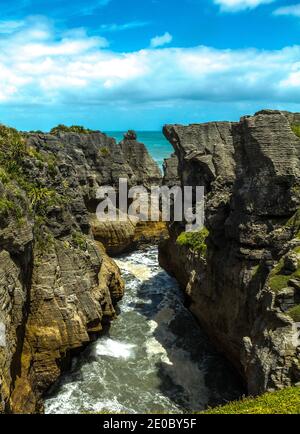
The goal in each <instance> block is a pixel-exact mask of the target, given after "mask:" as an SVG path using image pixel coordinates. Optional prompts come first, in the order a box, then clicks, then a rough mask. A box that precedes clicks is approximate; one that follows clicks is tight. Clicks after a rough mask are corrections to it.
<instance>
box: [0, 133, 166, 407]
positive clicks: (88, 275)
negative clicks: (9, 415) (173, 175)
mask: <svg viewBox="0 0 300 434" xmlns="http://www.w3.org/2000/svg"><path fill="white" fill-rule="evenodd" d="M145 165H146V167H147V169H146V170H145V169H144V167H145ZM120 177H124V178H127V179H128V180H129V183H133V182H134V183H135V182H140V183H144V184H146V183H147V182H149V183H150V182H156V183H158V184H159V183H160V182H161V175H160V171H159V169H158V167H157V166H156V164H155V163H154V161H153V160H152V159H151V157H150V156H149V154H148V153H147V151H146V149H145V147H144V145H142V144H140V143H138V142H137V141H136V140H135V137H134V138H133V137H130V138H128V137H127V139H126V140H124V142H123V143H122V144H121V145H118V144H116V142H115V141H114V140H113V139H111V138H109V137H107V136H106V135H104V134H101V133H98V132H94V133H93V132H89V133H88V134H75V133H60V132H57V133H56V134H55V135H51V134H26V135H20V134H19V133H18V132H16V131H14V130H10V129H7V128H5V127H1V129H0V258H1V259H0V412H17V413H27V412H37V411H42V407H43V403H42V396H43V393H44V392H45V390H46V389H47V388H48V387H49V386H50V385H51V384H52V383H53V382H54V381H55V380H56V379H57V378H58V376H59V375H60V372H61V370H62V369H64V367H65V366H67V365H68V360H69V358H70V355H71V354H72V353H73V352H74V351H76V350H78V349H80V348H81V347H82V346H83V345H85V344H87V343H88V342H89V341H90V340H91V339H93V337H94V336H95V334H97V333H98V332H100V331H101V330H102V328H103V325H104V324H105V323H106V322H107V321H109V320H110V319H112V318H114V316H115V310H114V304H115V302H116V301H117V300H119V299H120V298H121V297H122V294H123V289H124V285H123V281H122V279H121V276H120V273H119V269H118V267H117V266H116V265H115V263H114V262H113V261H112V260H111V259H110V258H109V257H108V256H107V252H106V250H105V247H104V246H103V244H102V243H101V242H100V240H99V239H98V236H99V238H101V241H103V242H105V241H107V239H110V238H112V237H113V236H117V238H120V236H119V235H118V234H119V233H120V232H122V231H123V229H122V228H121V229H120V227H116V228H114V234H113V236H112V235H111V232H110V231H109V230H108V231H107V233H106V234H105V236H103V234H101V231H100V230H99V227H98V228H97V230H96V229H95V225H94V220H93V216H94V212H95V209H96V206H97V200H96V191H97V188H98V187H99V186H101V185H112V186H114V185H117V183H118V180H119V178H120ZM161 230H162V228H159V230H158V231H154V233H153V236H154V237H158V238H159V236H160V234H159V233H158V232H159V231H161ZM142 236H143V234H142V233H141V234H140V237H142ZM130 237H131V233H130ZM134 237H136V238H139V235H138V230H137V231H135V230H133V238H134ZM124 239H125V240H126V242H124V243H123V245H122V246H121V247H120V251H121V250H122V249H125V248H128V247H130V243H128V234H126V231H125V234H124Z"/></svg>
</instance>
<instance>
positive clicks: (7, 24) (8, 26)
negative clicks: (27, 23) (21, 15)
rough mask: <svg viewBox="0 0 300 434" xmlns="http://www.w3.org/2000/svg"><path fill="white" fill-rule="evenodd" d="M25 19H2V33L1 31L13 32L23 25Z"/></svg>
mask: <svg viewBox="0 0 300 434" xmlns="http://www.w3.org/2000/svg"><path fill="white" fill-rule="evenodd" d="M23 25H24V21H22V20H19V21H18V20H16V21H0V34H1V33H13V32H15V31H16V30H17V29H20V28H21V27H23Z"/></svg>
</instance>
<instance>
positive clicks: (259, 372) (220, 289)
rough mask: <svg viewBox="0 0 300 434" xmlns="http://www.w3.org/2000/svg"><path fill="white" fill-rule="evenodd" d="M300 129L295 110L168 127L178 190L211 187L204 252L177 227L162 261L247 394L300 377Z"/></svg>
mask: <svg viewBox="0 0 300 434" xmlns="http://www.w3.org/2000/svg"><path fill="white" fill-rule="evenodd" d="M299 124H300V115H299V114H291V113H286V112H277V111H262V112H259V113H257V114H256V115H255V116H251V117H249V116H248V117H244V118H242V119H241V121H240V122H238V123H230V122H220V123H208V124H201V125H190V126H187V127H184V126H180V125H168V126H166V127H165V129H164V133H165V135H166V137H167V138H168V139H169V140H170V142H171V143H172V145H173V146H174V149H175V152H176V156H177V160H178V172H179V178H180V182H181V184H182V185H204V186H205V190H206V227H207V229H208V231H209V235H208V238H207V239H206V241H205V244H206V246H205V248H203V246H202V248H199V243H198V244H197V243H195V238H197V234H196V235H193V236H186V235H184V236H183V235H181V236H180V237H179V238H178V236H179V234H181V233H182V231H183V230H184V228H183V226H182V225H180V224H178V223H173V224H171V225H170V228H169V232H170V238H169V240H168V241H166V242H164V243H162V245H161V248H160V262H161V264H162V265H163V266H164V267H165V268H166V269H167V270H168V271H169V272H171V273H173V274H175V275H176V277H177V278H178V280H179V281H180V283H181V284H182V286H183V288H184V289H185V290H186V292H187V294H188V296H189V299H190V303H191V310H192V312H193V313H194V314H195V315H196V317H197V318H198V320H199V322H200V323H201V324H202V325H203V326H204V328H205V329H206V330H207V331H208V333H209V334H210V336H211V337H212V339H213V340H214V342H215V343H216V344H217V345H218V347H219V348H220V349H221V350H222V351H223V352H224V353H225V354H226V355H227V357H228V358H229V359H230V360H231V361H232V362H233V363H234V364H235V366H236V367H237V368H238V369H239V371H240V372H241V374H242V375H243V377H244V379H245V382H246V383H247V386H248V391H249V393H250V394H258V393H261V392H263V391H265V390H270V389H275V388H281V387H283V386H288V385H291V384H295V383H298V382H299V381H300V340H299V332H300V305H299V303H300V292H299V291H300V268H299V266H300V235H299V234H300V232H299V229H300V227H299V223H300V220H299V203H300V183H299V182H300V178H299V176H300V160H299V157H300V138H299V137H297V135H296V134H295V133H294V131H296V130H295V126H297V125H299ZM172 160H173V161H171V162H167V163H166V168H167V169H168V168H170V167H171V168H173V169H172V170H170V169H169V170H168V171H167V173H166V175H167V176H166V182H167V183H168V184H170V179H171V178H172V177H173V178H174V173H175V172H174V167H176V163H175V162H174V157H173V159H172ZM174 165H175V166H174ZM198 236H199V238H201V236H202V234H201V232H199V234H198Z"/></svg>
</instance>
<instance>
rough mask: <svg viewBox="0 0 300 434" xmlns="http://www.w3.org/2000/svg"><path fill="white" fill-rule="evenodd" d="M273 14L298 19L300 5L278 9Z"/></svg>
mask: <svg viewBox="0 0 300 434" xmlns="http://www.w3.org/2000/svg"><path fill="white" fill-rule="evenodd" d="M273 13H274V15H292V16H295V17H300V3H297V4H295V5H290V6H284V7H281V8H278V9H276V10H275V11H274V12H273Z"/></svg>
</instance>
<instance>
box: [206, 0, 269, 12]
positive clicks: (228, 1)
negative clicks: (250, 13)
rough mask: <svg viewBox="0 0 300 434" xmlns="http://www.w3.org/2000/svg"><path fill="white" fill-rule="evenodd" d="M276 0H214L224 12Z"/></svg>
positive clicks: (251, 7)
mask: <svg viewBox="0 0 300 434" xmlns="http://www.w3.org/2000/svg"><path fill="white" fill-rule="evenodd" d="M274 1H276V0H214V3H215V4H216V5H219V6H220V7H221V10H222V11H224V12H238V11H242V10H245V9H254V8H256V7H258V6H260V5H264V4H269V3H273V2H274Z"/></svg>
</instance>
